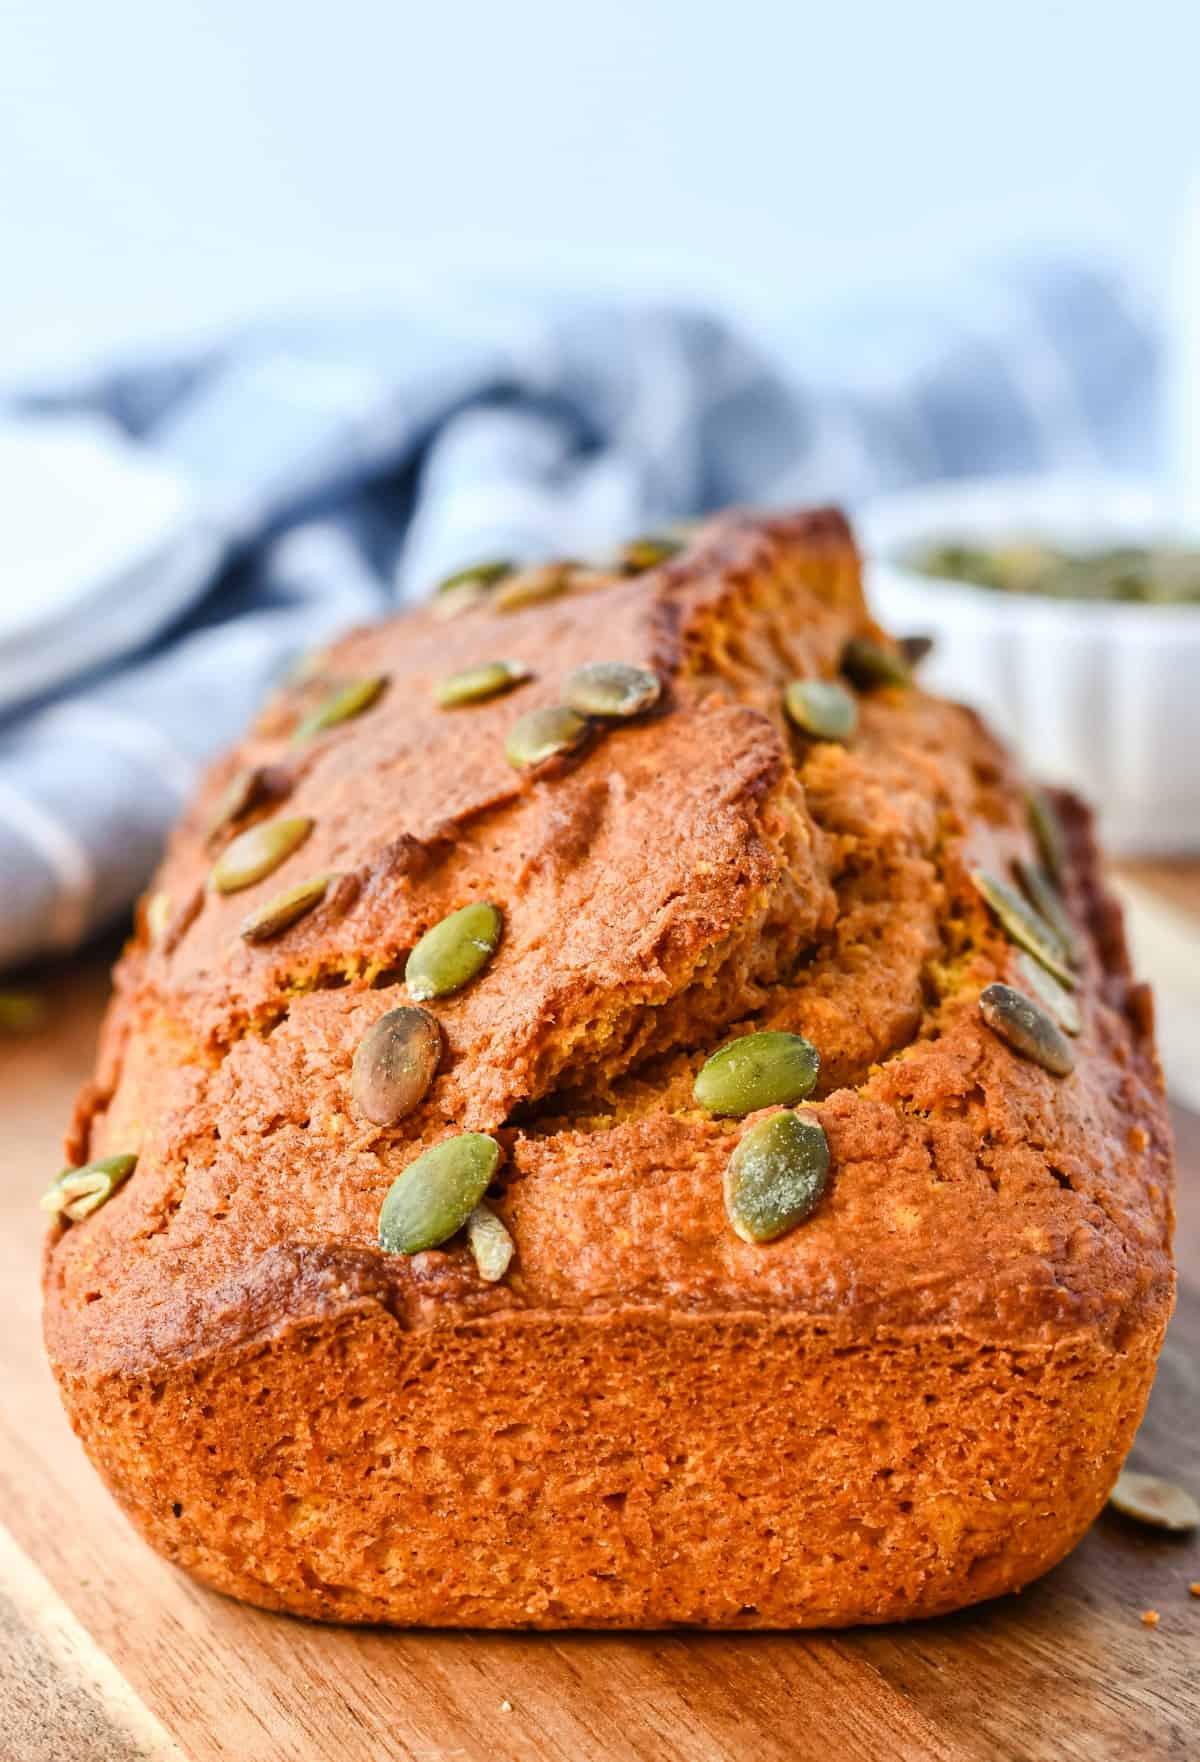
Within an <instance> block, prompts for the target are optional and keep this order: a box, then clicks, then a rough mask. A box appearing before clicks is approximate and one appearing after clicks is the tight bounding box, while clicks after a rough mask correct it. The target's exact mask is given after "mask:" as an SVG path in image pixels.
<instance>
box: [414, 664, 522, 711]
mask: <svg viewBox="0 0 1200 1762" xmlns="http://www.w3.org/2000/svg"><path fill="white" fill-rule="evenodd" d="M532 678H533V673H532V671H531V670H530V669H529V668H528V667H527V666H526V665H525V663H524V661H482V662H481V663H480V664H479V666H477V667H464V668H463V669H462V671H461V672H459V673H450V674H448V675H447V676H446V678H445V679H439V680H438V682H437V684H436V685H435V686H434V688H433V695H434V698H435V699H436V701H437V702H438V703H439V704H440V705H441V707H442V709H443V710H452V709H456V708H457V707H458V705H459V704H482V703H486V701H487V699H488V698H490V697H499V696H500V694H501V692H504V691H511V690H512V689H513V687H514V686H515V685H523V684H524V682H525V681H526V680H527V679H532Z"/></svg>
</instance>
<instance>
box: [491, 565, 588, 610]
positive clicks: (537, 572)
mask: <svg viewBox="0 0 1200 1762" xmlns="http://www.w3.org/2000/svg"><path fill="white" fill-rule="evenodd" d="M571 569H572V564H570V563H562V562H560V563H539V564H537V565H536V566H535V567H534V568H532V569H520V570H518V571H517V573H516V574H515V575H510V576H508V578H507V579H506V580H505V581H502V582H501V584H500V586H499V587H498V588H497V589H496V591H495V593H494V594H493V595H492V602H491V603H492V610H493V612H519V611H520V610H521V608H522V607H523V606H537V605H540V604H541V602H542V601H543V600H556V599H557V598H558V597H559V595H560V594H563V593H566V591H567V588H568V586H569V585H570V580H571Z"/></svg>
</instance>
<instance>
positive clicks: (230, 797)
mask: <svg viewBox="0 0 1200 1762" xmlns="http://www.w3.org/2000/svg"><path fill="white" fill-rule="evenodd" d="M266 792H267V774H266V772H265V771H264V770H263V768H262V766H261V765H246V766H244V767H243V768H242V769H241V770H240V771H235V772H234V774H233V776H232V777H231V778H230V779H229V782H228V783H227V784H226V785H225V788H224V789H223V790H222V791H221V798H220V800H219V801H218V803H217V805H216V807H215V808H214V809H213V815H212V819H211V820H210V821H209V823H208V831H207V832H206V833H205V839H206V842H207V843H209V844H211V843H212V842H213V840H214V839H215V838H216V837H217V835H218V834H219V833H221V832H224V830H225V828H226V827H227V826H231V825H232V824H233V822H234V821H235V820H240V819H241V817H242V815H243V814H248V813H249V812H250V809H251V808H255V807H257V806H258V804H259V802H260V801H262V799H263V797H264V796H265V795H266Z"/></svg>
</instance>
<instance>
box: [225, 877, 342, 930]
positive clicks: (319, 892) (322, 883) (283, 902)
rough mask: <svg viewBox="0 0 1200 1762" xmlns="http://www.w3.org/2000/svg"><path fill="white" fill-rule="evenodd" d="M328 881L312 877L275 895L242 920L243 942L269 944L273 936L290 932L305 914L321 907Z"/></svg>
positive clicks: (324, 878)
mask: <svg viewBox="0 0 1200 1762" xmlns="http://www.w3.org/2000/svg"><path fill="white" fill-rule="evenodd" d="M331 879H332V877H331V876H329V875H314V876H313V877H312V879H311V880H309V881H300V882H298V883H297V884H296V886H295V887H289V888H287V889H286V890H285V891H284V892H283V893H277V894H276V895H275V897H274V899H269V900H268V901H267V903H266V905H260V906H259V907H258V909H257V911H253V912H251V913H250V915H249V917H246V918H243V919H242V928H241V936H242V939H243V941H245V942H269V941H270V939H271V937H272V936H278V935H280V933H281V932H282V931H284V930H288V929H290V928H291V926H292V925H293V924H295V923H296V922H297V921H298V920H299V919H300V918H302V917H303V916H304V914H305V913H306V912H311V911H312V909H313V907H314V906H316V905H320V903H321V901H322V900H323V899H324V897H325V892H326V889H327V888H328V886H329V883H330V880H331Z"/></svg>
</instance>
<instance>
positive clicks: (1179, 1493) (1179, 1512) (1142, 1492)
mask: <svg viewBox="0 0 1200 1762" xmlns="http://www.w3.org/2000/svg"><path fill="white" fill-rule="evenodd" d="M1108 1502H1109V1504H1110V1505H1111V1506H1112V1507H1113V1509H1114V1510H1115V1511H1119V1512H1120V1513H1121V1515H1122V1516H1123V1517H1135V1518H1137V1520H1138V1522H1139V1523H1146V1524H1149V1525H1150V1526H1151V1528H1152V1529H1157V1530H1171V1531H1173V1532H1174V1533H1175V1534H1176V1535H1182V1534H1183V1533H1184V1532H1186V1531H1187V1530H1194V1529H1196V1528H1198V1527H1200V1505H1198V1504H1197V1503H1196V1501H1195V1499H1193V1498H1192V1495H1191V1494H1190V1493H1189V1492H1187V1491H1185V1489H1184V1488H1183V1487H1177V1486H1175V1485H1174V1483H1173V1482H1171V1481H1160V1480H1159V1478H1158V1476H1157V1475H1153V1474H1135V1473H1134V1472H1133V1470H1132V1469H1125V1470H1124V1471H1123V1472H1122V1473H1121V1474H1119V1475H1118V1476H1117V1484H1116V1486H1115V1487H1114V1488H1113V1490H1112V1492H1111V1493H1110V1494H1109V1495H1108Z"/></svg>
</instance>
